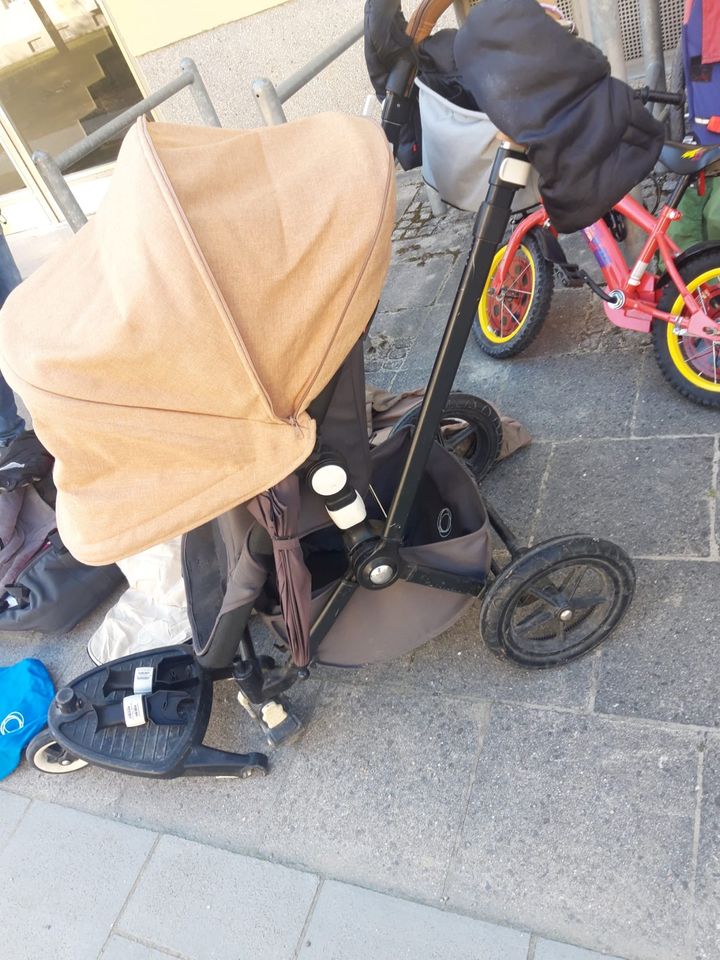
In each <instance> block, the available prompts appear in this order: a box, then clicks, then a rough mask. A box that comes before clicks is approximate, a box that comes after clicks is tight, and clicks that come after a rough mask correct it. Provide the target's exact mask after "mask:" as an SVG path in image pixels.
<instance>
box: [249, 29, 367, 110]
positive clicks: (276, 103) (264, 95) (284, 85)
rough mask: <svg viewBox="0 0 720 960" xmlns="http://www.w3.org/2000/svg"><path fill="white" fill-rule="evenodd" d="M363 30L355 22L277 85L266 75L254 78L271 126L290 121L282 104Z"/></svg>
mask: <svg viewBox="0 0 720 960" xmlns="http://www.w3.org/2000/svg"><path fill="white" fill-rule="evenodd" d="M363 32H364V24H363V23H356V24H355V26H354V27H351V28H350V30H347V31H346V32H345V33H344V34H343V35H342V36H341V37H338V39H337V40H335V41H333V43H331V44H329V46H327V47H325V49H324V50H321V51H320V53H318V55H317V56H315V57H313V58H312V60H310V61H309V62H308V63H306V64H305V66H304V67H301V68H300V70H297V71H296V72H295V73H293V74H291V75H290V76H289V77H288V78H287V80H283V81H282V82H281V83H279V84H278V85H277V87H276V86H275V84H274V83H273V82H272V81H271V80H268V78H267V77H259V78H258V79H257V80H253V82H252V84H251V86H252V92H253V96H254V97H255V101H256V102H257V105H258V110H259V111H260V116H261V117H262V118H263V121H264V123H265V124H266V125H267V126H269V127H272V126H274V125H275V124H277V123H287V116H286V115H285V111H284V110H283V104H284V103H285V102H286V101H287V100H289V99H290V97H292V96H294V95H295V94H296V93H297V92H298V90H302V88H303V87H304V86H306V84H308V83H309V82H310V81H311V80H313V79H314V78H315V77H316V76H317V75H318V74H319V73H322V71H323V70H324V69H325V67H327V66H329V65H330V64H331V63H332V62H333V61H334V60H337V58H338V57H339V56H340V55H341V54H342V53H345V51H346V50H348V49H349V48H350V47H352V46H353V44H355V43H357V42H358V40H359V39H360V38H361V37H362V36H363Z"/></svg>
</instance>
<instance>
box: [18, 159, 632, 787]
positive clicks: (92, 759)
mask: <svg viewBox="0 0 720 960" xmlns="http://www.w3.org/2000/svg"><path fill="white" fill-rule="evenodd" d="M529 166H530V165H529V163H528V161H527V158H526V155H525V152H524V150H523V149H522V148H521V147H518V146H517V145H515V144H512V143H510V142H508V141H502V142H501V143H500V146H499V148H498V150H497V154H496V157H495V161H494V164H493V168H492V173H491V176H490V185H489V188H488V193H487V196H486V199H485V201H484V203H483V204H482V206H481V208H480V210H479V212H478V214H477V217H476V220H475V224H474V229H473V239H472V245H471V248H470V251H469V255H468V258H467V262H466V265H465V269H464V272H463V275H462V278H461V280H460V283H459V287H458V290H457V293H456V295H455V299H454V302H453V305H452V308H451V311H450V315H449V318H448V321H447V325H446V328H445V332H444V335H443V338H442V341H441V344H440V347H439V350H438V354H437V357H436V360H435V363H434V366H433V369H432V374H431V376H430V380H429V384H428V387H427V390H426V392H425V395H424V399H423V401H422V406H421V409H420V413H419V418H418V420H417V424H416V428H415V430H414V432H413V433H412V438H411V441H410V446H409V451H408V454H407V456H406V458H405V461H404V465H403V467H402V472H401V475H400V479H399V483H398V485H397V487H396V489H395V493H394V496H393V499H392V502H391V505H390V508H389V511H388V514H387V518H386V520H385V522H384V525H383V528H382V530H381V532H379V530H378V525H377V523H375V524H373V523H372V522H371V521H368V520H362V521H361V522H359V523H356V524H354V525H352V526H350V527H349V528H348V529H345V530H343V531H342V533H343V540H344V543H345V551H346V554H347V557H348V567H347V571H346V573H345V575H344V576H343V577H342V578H341V579H340V580H339V581H338V582H337V585H336V586H335V588H334V590H333V592H332V593H331V595H330V597H329V599H328V600H327V602H326V603H325V605H324V607H323V608H322V609H321V611H320V613H319V615H317V616H316V618H315V620H314V622H313V623H312V625H311V629H310V636H309V642H310V660H309V664H308V666H311V665H312V664H313V661H314V660H315V659H316V658H317V653H318V648H319V646H320V644H321V643H322V641H323V640H324V639H325V638H326V636H327V634H328V631H329V630H330V629H331V628H332V626H333V625H334V624H335V622H336V621H337V619H338V617H339V616H340V614H341V613H342V611H343V610H344V609H345V607H346V606H347V604H348V603H349V601H350V600H351V598H352V597H353V595H354V594H355V592H356V591H357V590H358V589H360V588H364V589H366V590H384V589H386V588H388V587H390V586H391V585H392V584H393V583H395V582H396V581H397V580H398V579H400V580H405V581H408V582H410V583H414V584H420V585H423V586H429V587H434V588H437V589H440V590H443V591H450V592H452V593H457V594H464V595H467V596H479V595H480V594H482V593H483V592H484V591H485V599H484V603H483V608H482V612H481V631H482V633H483V638H484V640H485V642H486V644H487V645H488V646H489V647H490V649H491V650H492V651H493V652H494V653H495V654H497V655H498V656H501V657H503V658H509V659H511V660H514V661H515V662H517V663H519V664H521V665H524V666H529V667H548V666H553V665H557V664H561V663H564V662H567V661H568V660H571V659H573V658H575V657H577V656H580V655H582V654H584V653H586V652H588V651H589V650H590V649H593V648H594V647H595V646H596V645H597V644H598V643H599V642H601V640H603V639H604V638H605V636H607V634H608V633H609V632H610V631H611V630H612V629H613V627H614V626H615V625H616V624H617V622H618V621H619V620H620V618H621V617H622V615H623V613H624V612H625V610H626V608H627V606H628V604H629V603H630V600H631V598H632V593H633V587H634V572H633V568H632V564H631V562H630V560H629V559H628V558H627V556H626V555H625V554H624V553H623V551H622V550H620V549H619V548H618V547H616V546H615V545H614V544H611V543H609V542H608V541H604V540H599V539H597V538H592V537H587V536H579V535H576V536H570V537H558V538H555V539H554V540H550V541H546V542H545V543H543V544H538V545H536V546H533V547H531V548H525V547H523V546H522V545H521V544H520V543H519V541H518V540H517V539H516V538H515V536H514V535H513V533H512V531H511V530H510V529H509V528H508V526H507V525H506V523H505V522H504V521H503V519H502V518H501V517H500V516H499V515H498V514H497V512H496V511H494V510H493V509H492V508H491V507H489V506H487V504H486V505H485V506H486V510H487V515H488V519H489V522H490V526H491V528H492V530H493V531H494V533H495V535H496V536H497V538H498V539H499V540H500V541H501V543H502V544H503V545H504V547H505V548H506V550H507V552H508V553H509V554H510V558H511V559H510V563H509V564H508V565H507V566H505V567H504V568H501V567H500V566H498V564H497V562H496V561H495V560H494V558H493V560H492V562H491V564H490V572H491V574H492V576H493V579H492V583H491V585H490V586H489V587H488V582H487V580H486V579H483V578H479V577H469V576H463V575H459V574H455V573H448V572H446V571H441V570H439V569H435V568H433V567H431V566H426V565H422V564H418V563H414V562H408V561H407V560H405V559H403V557H402V556H401V552H400V549H401V547H402V545H403V542H404V538H405V535H406V531H407V527H408V520H409V517H410V514H411V510H412V509H413V505H414V503H415V501H416V498H417V496H418V492H419V489H420V484H421V479H422V476H423V472H424V470H425V467H426V464H427V463H428V460H429V457H430V455H431V451H432V448H433V444H435V443H436V438H437V435H438V430H439V426H440V423H441V421H442V418H443V413H444V411H445V408H446V405H447V404H448V398H449V397H450V392H451V389H452V386H453V382H454V380H455V377H456V374H457V371H458V369H459V366H460V362H461V358H462V355H463V351H464V349H465V346H466V343H467V340H468V337H469V335H470V331H471V327H472V324H473V320H474V316H475V311H476V309H477V303H478V300H479V298H480V296H481V293H482V291H483V288H484V286H485V283H486V281H487V277H488V275H489V272H490V268H491V264H492V261H493V257H494V256H495V254H496V252H497V249H498V248H499V246H500V244H501V242H502V239H503V235H504V233H505V230H506V228H507V225H508V223H509V220H510V216H511V209H512V202H513V198H514V196H515V193H516V191H517V190H518V189H519V188H520V187H521V186H522V185H523V183H524V181H525V179H526V176H527V173H528V171H529ZM311 409H312V408H311ZM312 412H313V415H315V411H312ZM328 456H329V457H330V462H332V454H329V455H328V454H326V453H325V452H324V451H322V452H321V453H320V458H321V459H322V462H323V463H324V464H327V463H328ZM314 467H317V461H316V462H315V464H312V463H310V464H309V465H306V470H307V477H306V480H307V482H309V483H310V482H311V480H312V471H313V469H314ZM348 494H349V495H350V496H349V498H348ZM353 495H356V494H355V491H354V490H353V489H350V488H348V487H347V486H346V488H345V489H343V490H342V491H341V492H340V501H342V502H343V503H347V502H349V501H350V500H351V499H352V496H353ZM343 498H344V500H343ZM338 502H339V501H338V495H337V492H336V493H335V494H333V496H332V497H328V498H327V500H326V507H327V508H328V510H329V511H331V510H332V509H333V507H334V508H337V506H338ZM331 516H332V513H331ZM590 569H592V570H593V571H594V572H593V577H594V578H595V580H594V583H595V586H594V588H593V589H594V592H593V591H592V590H591V593H590V595H588V594H587V590H586V591H585V594H584V595H583V591H581V589H580V588H581V581H582V580H583V578H585V575H586V573H587V571H588V570H590ZM558 577H559V578H560V580H561V582H560V583H558V582H557V580H558ZM598 578H599V579H598ZM591 579H592V578H591ZM598 583H599V584H600V586H599V587H598V586H597V584H598ZM518 617H519V618H520V619H518ZM523 625H524V626H523ZM521 626H522V629H521ZM523 630H524V631H525V633H524V634H523ZM538 630H539V632H540V634H541V636H539V637H537V636H535V634H537V632H538ZM513 631H514V632H513ZM573 631H574V632H573ZM236 649H237V656H236V657H235V658H234V660H233V663H232V665H231V666H223V667H221V668H219V669H208V667H207V666H206V665H204V664H202V663H200V662H199V661H198V659H197V658H196V657H195V655H194V654H193V653H192V652H191V651H189V649H188V647H187V646H179V647H172V648H165V649H163V650H158V651H152V652H150V653H149V654H144V655H134V656H131V657H126V658H123V659H122V660H118V661H114V662H112V663H110V664H106V665H105V666H104V667H100V668H97V669H96V670H93V671H90V672H89V673H87V674H84V675H83V676H82V677H79V678H77V679H76V680H74V681H73V682H72V683H71V684H70V685H69V686H67V687H64V688H63V689H61V690H60V691H59V692H58V694H57V696H56V698H55V701H54V702H53V704H52V705H51V708H50V712H49V718H48V723H49V729H48V730H46V731H43V732H42V733H41V734H39V735H38V737H36V738H35V740H34V741H32V742H31V744H30V746H29V747H28V758H29V759H30V760H31V762H33V763H34V764H35V765H36V766H37V767H38V768H39V769H41V770H43V771H45V772H57V773H62V772H66V771H71V770H75V769H78V767H79V766H84V765H86V763H92V764H97V765H100V766H105V767H108V768H110V769H115V770H120V771H122V772H126V773H131V774H136V775H141V776H150V777H156V778H171V777H177V776H182V775H195V776H198V775H203V776H223V777H228V776H230V777H248V776H252V775H254V774H259V775H262V774H264V773H265V772H266V771H267V769H268V760H267V757H266V756H265V755H264V754H261V753H251V754H234V753H227V752H225V751H220V750H215V749H213V748H210V747H207V746H205V745H204V744H203V743H202V739H203V736H204V733H205V730H206V727H207V723H208V720H209V716H210V709H211V704H212V685H213V683H214V682H215V681H216V680H221V679H229V678H230V677H232V678H234V679H235V681H236V682H237V684H238V687H239V689H240V693H239V695H238V699H239V700H240V702H241V704H242V705H243V706H244V707H245V709H246V710H247V711H248V713H250V715H251V716H252V717H253V718H254V719H255V720H256V721H257V722H258V723H259V724H260V726H261V727H262V729H263V732H264V734H265V736H266V738H267V740H268V742H269V743H270V744H271V745H278V744H280V743H283V742H287V741H288V740H289V739H291V738H293V737H295V736H296V735H297V734H298V732H299V731H300V729H301V724H300V721H299V720H298V719H297V718H296V717H295V716H294V714H293V712H292V710H291V709H290V706H289V704H288V703H287V701H286V700H285V699H284V697H283V696H282V694H283V693H284V692H285V691H286V690H287V689H289V688H290V687H291V686H292V685H293V684H294V683H295V682H296V681H297V680H298V679H305V678H307V676H308V675H309V671H308V669H307V667H298V666H296V665H294V664H293V663H292V662H288V663H287V664H286V665H285V666H281V667H279V666H277V665H276V664H275V662H274V660H273V658H271V657H266V656H262V655H261V656H258V655H257V654H256V652H255V648H254V645H253V641H252V638H251V636H250V632H249V630H248V628H247V627H245V629H244V633H243V635H242V637H241V638H239V642H238V644H237V647H236ZM138 670H139V671H140V681H139V685H138ZM143 671H145V673H144V674H143ZM147 675H151V676H152V677H153V681H152V683H151V684H150V685H149V686H143V684H144V683H145V680H146V678H147ZM127 689H129V690H131V691H133V696H131V697H126V698H125V700H124V701H123V702H120V701H118V700H117V697H115V699H114V700H113V697H112V693H113V691H118V690H127ZM143 694H144V695H143ZM103 697H104V698H105V699H104V700H103V699H102V698H103ZM108 697H109V698H110V700H109V701H108V699H107V698H108ZM98 698H100V699H101V700H102V704H103V705H101V706H98V703H97V701H98ZM125 701H134V703H131V704H128V705H127V706H125ZM128 710H129V711H130V712H129V713H128ZM133 710H135V711H137V712H139V715H138V716H134V715H133ZM89 714H94V718H91V719H88V715H89ZM98 717H100V718H101V719H102V723H101V722H100V720H98ZM148 718H149V719H150V720H151V721H153V722H152V723H150V724H148V722H147V721H148ZM105 723H106V724H107V725H108V726H107V730H105V731H104V732H105V733H107V735H108V736H107V737H103V738H100V739H98V735H97V733H94V732H93V731H95V730H96V728H98V727H100V726H102V725H103V724H105ZM143 725H144V728H143ZM148 728H151V729H148ZM118 730H119V731H120V732H119V733H117V731H118ZM88 731H90V732H88ZM116 733H117V736H116ZM93 737H95V739H93ZM163 737H164V739H163ZM118 743H119V744H120V745H119V746H118Z"/></svg>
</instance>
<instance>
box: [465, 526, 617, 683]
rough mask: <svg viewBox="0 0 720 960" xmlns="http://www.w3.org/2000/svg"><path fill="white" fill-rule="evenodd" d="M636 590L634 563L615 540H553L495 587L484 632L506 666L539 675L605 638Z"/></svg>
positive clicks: (486, 605) (484, 613) (483, 616)
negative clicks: (511, 664) (507, 661)
mask: <svg viewBox="0 0 720 960" xmlns="http://www.w3.org/2000/svg"><path fill="white" fill-rule="evenodd" d="M634 589H635V570H634V568H633V565H632V562H631V560H630V558H629V557H628V556H627V554H626V553H625V552H624V551H623V550H621V549H620V547H618V546H616V545H615V544H614V543H611V542H610V541H609V540H599V539H597V538H596V537H589V536H568V537H557V538H555V539H554V540H546V541H545V542H544V543H539V544H537V546H534V547H531V549H530V550H528V551H527V553H524V554H523V555H522V556H521V557H519V558H518V559H517V560H514V561H513V562H512V563H511V564H510V565H509V566H507V567H506V568H505V569H504V570H503V571H502V573H501V574H500V576H499V577H498V578H497V580H495V582H494V583H493V584H492V585H491V586H490V588H489V589H488V591H487V593H486V594H485V598H484V600H483V605H482V609H481V611H480V632H481V634H482V638H483V640H484V641H485V643H486V644H487V645H488V647H489V648H490V649H491V650H492V652H493V653H494V654H495V655H496V656H498V657H500V658H502V659H505V658H507V659H510V660H514V661H515V663H518V664H521V665H522V666H524V667H535V668H539V669H543V668H545V667H554V666H558V665H559V664H561V663H568V662H569V661H570V660H576V659H577V658H578V657H582V656H583V655H584V654H586V653H589V651H590V650H592V649H594V648H595V647H596V646H597V645H598V644H599V643H601V642H602V641H603V640H604V639H605V637H606V636H607V635H608V634H609V633H610V631H611V630H612V629H613V628H614V627H615V626H616V625H617V624H618V623H619V621H620V620H621V619H622V617H623V615H624V613H625V611H626V610H627V608H628V606H629V604H630V601H631V600H632V596H633V592H634Z"/></svg>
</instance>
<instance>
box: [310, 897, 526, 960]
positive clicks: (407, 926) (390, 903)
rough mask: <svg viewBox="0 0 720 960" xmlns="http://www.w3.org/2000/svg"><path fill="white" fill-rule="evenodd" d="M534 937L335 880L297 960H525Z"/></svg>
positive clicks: (321, 901) (322, 899) (320, 901)
mask: <svg viewBox="0 0 720 960" xmlns="http://www.w3.org/2000/svg"><path fill="white" fill-rule="evenodd" d="M529 942H530V935H529V934H527V933H523V932H521V931H519V930H510V929H508V928H506V927H498V926H495V925H494V924H488V923H483V922H482V921H481V920H473V919H471V918H470V917H461V916H458V915H457V914H450V913H445V912H443V911H442V910H436V909H434V908H433V907H426V906H422V905H421V904H419V903H412V902H410V901H408V900H398V899H397V898H396V897H387V896H383V895H382V894H379V893H374V892H373V891H371V890H363V889H362V888H361V887H353V886H350V885H348V884H346V883H334V882H332V881H330V882H327V883H325V884H323V887H322V890H321V891H320V896H319V897H318V900H317V903H316V905H315V909H314V910H313V914H312V919H311V921H310V925H309V926H308V929H307V931H306V934H305V936H304V937H303V944H302V948H301V949H300V952H299V954H298V958H299V960H316V958H317V960H368V958H372V960H448V958H452V960H526V957H527V952H528V945H529Z"/></svg>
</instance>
